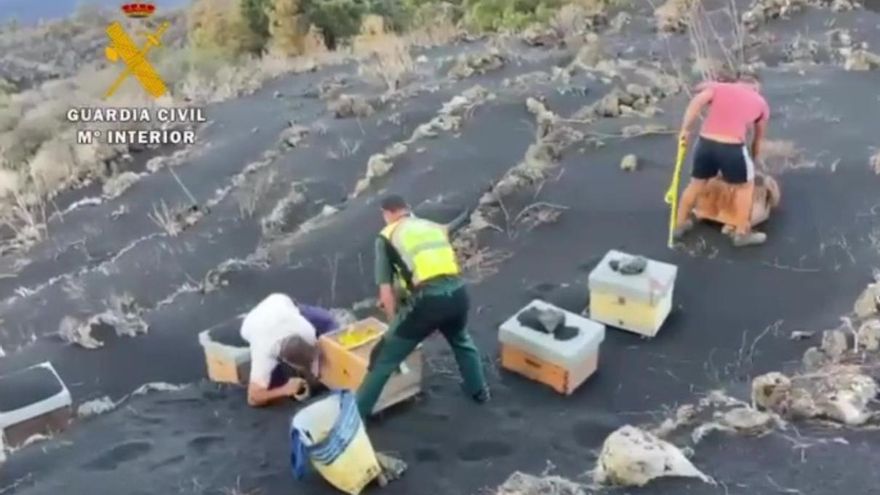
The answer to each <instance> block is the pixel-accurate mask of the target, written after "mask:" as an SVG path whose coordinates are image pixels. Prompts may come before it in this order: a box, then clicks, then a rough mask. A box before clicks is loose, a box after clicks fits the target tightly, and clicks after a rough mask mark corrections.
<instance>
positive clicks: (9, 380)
mask: <svg viewBox="0 0 880 495" xmlns="http://www.w3.org/2000/svg"><path fill="white" fill-rule="evenodd" d="M63 390H64V385H63V384H62V383H61V382H59V381H58V377H57V376H55V373H53V372H52V370H50V369H48V368H46V367H44V366H33V367H31V368H27V369H25V370H21V371H16V372H13V373H10V374H8V375H5V376H2V377H0V413H8V412H12V411H15V410H17V409H21V408H23V407H27V406H29V405H31V404H34V403H37V402H41V401H44V400H46V399H48V398H50V397H54V396H55V395H57V394H59V393H61V392H62V391H63Z"/></svg>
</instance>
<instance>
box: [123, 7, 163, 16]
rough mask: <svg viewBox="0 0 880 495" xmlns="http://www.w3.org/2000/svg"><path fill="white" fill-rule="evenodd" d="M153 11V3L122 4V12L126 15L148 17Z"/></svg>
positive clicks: (154, 9) (154, 10) (154, 8)
mask: <svg viewBox="0 0 880 495" xmlns="http://www.w3.org/2000/svg"><path fill="white" fill-rule="evenodd" d="M155 12H156V5H155V4H153V3H126V4H123V5H122V13H123V14H125V15H126V16H128V17H133V18H144V17H150V16H151V15H153V14H154V13H155Z"/></svg>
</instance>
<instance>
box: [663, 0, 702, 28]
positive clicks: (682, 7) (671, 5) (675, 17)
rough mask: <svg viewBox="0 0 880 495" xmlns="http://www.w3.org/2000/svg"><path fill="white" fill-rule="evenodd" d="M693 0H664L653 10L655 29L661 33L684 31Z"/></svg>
mask: <svg viewBox="0 0 880 495" xmlns="http://www.w3.org/2000/svg"><path fill="white" fill-rule="evenodd" d="M692 4H693V0H666V2H664V3H663V4H662V5H660V6H659V7H657V8H656V9H655V10H654V20H655V22H656V24H657V31H659V32H661V33H684V32H685V31H686V30H687V25H688V17H689V15H690V11H691V5H692Z"/></svg>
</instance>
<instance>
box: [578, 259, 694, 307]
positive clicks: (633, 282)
mask: <svg viewBox="0 0 880 495" xmlns="http://www.w3.org/2000/svg"><path fill="white" fill-rule="evenodd" d="M632 257H633V255H631V254H627V253H623V252H621V251H617V250H613V249H612V250H611V251H608V253H607V254H605V257H604V258H602V261H600V262H599V264H598V265H596V268H594V269H593V271H592V272H590V278H589V283H588V285H589V288H590V292H593V291H601V292H608V293H612V294H615V295H619V296H622V297H626V298H630V299H634V300H637V301H641V302H645V303H648V304H654V303H655V302H656V301H658V300H659V299H662V298H663V297H664V296H666V295H667V293H669V292H670V291H671V290H672V289H673V285H674V284H675V277H676V275H677V273H678V268H677V267H676V266H675V265H671V264H669V263H663V262H661V261H654V260H648V264H647V266H646V267H645V271H643V272H642V273H639V274H637V275H623V274H621V273H619V272H616V271H615V270H614V269H613V268H611V261H613V260H620V261H621V262H624V261H626V260H627V259H629V258H632Z"/></svg>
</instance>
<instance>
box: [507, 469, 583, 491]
mask: <svg viewBox="0 0 880 495" xmlns="http://www.w3.org/2000/svg"><path fill="white" fill-rule="evenodd" d="M544 494H553V495H588V494H587V491H586V489H585V488H584V487H583V486H581V485H579V484H577V483H575V482H574V481H571V480H568V479H565V478H561V477H559V476H541V477H538V476H532V475H530V474H526V473H521V472H519V471H517V472H515V473H513V474H511V475H510V476H509V477H508V478H507V480H506V481H505V482H504V484H503V485H501V486H499V487H498V489H497V490H496V491H495V493H494V495H544Z"/></svg>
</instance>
